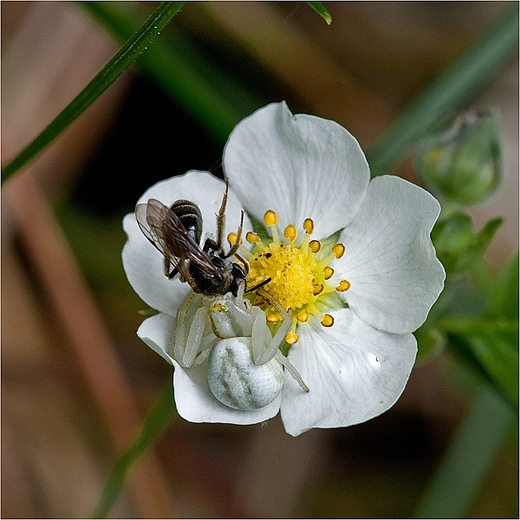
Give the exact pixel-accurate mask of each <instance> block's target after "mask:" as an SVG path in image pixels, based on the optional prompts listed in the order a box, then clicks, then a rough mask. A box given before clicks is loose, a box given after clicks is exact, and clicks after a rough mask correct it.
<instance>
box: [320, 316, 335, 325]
mask: <svg viewBox="0 0 520 520" xmlns="http://www.w3.org/2000/svg"><path fill="white" fill-rule="evenodd" d="M321 324H322V325H323V326H324V327H332V325H334V318H333V317H332V316H331V315H330V314H325V315H324V316H323V319H322V320H321Z"/></svg>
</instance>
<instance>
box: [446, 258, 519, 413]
mask: <svg viewBox="0 0 520 520" xmlns="http://www.w3.org/2000/svg"><path fill="white" fill-rule="evenodd" d="M436 326H437V327H439V328H440V329H441V330H442V331H443V332H445V333H446V334H448V340H449V343H450V345H452V346H453V347H454V348H455V349H456V352H457V353H458V354H460V355H462V356H463V357H464V358H465V359H466V360H467V361H469V362H470V364H471V365H472V366H473V367H474V368H476V369H477V370H478V371H479V372H480V374H481V375H483V376H484V377H485V378H486V379H487V380H488V381H489V382H490V383H492V384H493V385H494V386H495V387H496V388H497V389H499V390H500V391H501V392H502V393H503V395H504V396H505V397H506V398H507V399H508V400H509V402H510V403H511V404H513V406H517V405H518V363H519V353H518V253H517V254H516V255H515V256H514V257H513V258H512V259H511V261H510V262H509V264H508V265H507V266H506V268H505V269H504V271H503V272H502V274H501V275H500V277H499V279H498V282H497V283H496V284H495V287H494V290H493V292H492V293H491V295H490V296H489V304H488V307H487V309H486V311H485V312H484V313H483V314H482V315H481V316H478V317H469V318H465V317H454V316H450V317H444V318H439V319H438V320H437V322H436Z"/></svg>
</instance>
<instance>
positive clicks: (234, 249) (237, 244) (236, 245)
mask: <svg viewBox="0 0 520 520" xmlns="http://www.w3.org/2000/svg"><path fill="white" fill-rule="evenodd" d="M243 227H244V211H243V210H242V212H241V213H240V224H239V226H238V229H237V239H236V242H235V243H234V244H233V245H232V246H231V249H230V250H229V252H228V254H227V255H226V256H225V257H224V258H229V257H230V256H232V255H234V254H236V252H237V251H238V248H239V247H240V242H241V241H242V228H243ZM237 256H238V255H237Z"/></svg>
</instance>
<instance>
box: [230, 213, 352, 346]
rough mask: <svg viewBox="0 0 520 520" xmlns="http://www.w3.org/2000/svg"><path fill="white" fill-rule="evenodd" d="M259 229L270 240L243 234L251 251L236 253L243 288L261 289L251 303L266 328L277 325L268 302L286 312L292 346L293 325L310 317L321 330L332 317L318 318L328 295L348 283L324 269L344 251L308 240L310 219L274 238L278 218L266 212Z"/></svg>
mask: <svg viewBox="0 0 520 520" xmlns="http://www.w3.org/2000/svg"><path fill="white" fill-rule="evenodd" d="M264 224H265V226H266V227H267V229H268V230H269V231H270V233H271V238H270V239H261V238H260V237H259V235H257V234H256V233H253V232H249V233H247V235H246V240H247V241H248V242H249V243H250V244H251V245H252V247H251V250H247V249H246V248H244V247H242V248H241V249H240V252H241V254H242V255H243V256H245V257H246V258H247V260H248V262H249V274H248V276H247V286H248V287H250V288H254V287H259V286H260V287H261V288H260V289H258V290H257V291H253V292H255V296H254V298H255V301H254V302H253V303H254V304H255V305H259V306H260V307H261V308H262V309H263V310H264V312H265V313H266V316H267V321H268V323H270V324H273V325H274V324H276V323H278V322H279V321H280V320H281V316H280V313H279V312H278V311H277V310H276V308H275V307H274V306H273V305H272V304H271V303H270V302H272V301H273V300H276V302H277V303H278V304H279V305H280V306H281V307H283V309H284V310H286V311H288V312H289V311H290V313H291V317H292V328H291V331H290V332H289V333H288V334H287V335H286V337H285V341H286V343H288V344H289V345H292V344H294V343H296V341H298V334H297V333H296V328H297V326H298V325H301V324H303V323H306V322H307V321H309V319H310V318H311V316H317V317H318V318H319V319H320V322H321V324H322V325H323V326H324V327H331V326H332V325H333V324H334V319H333V317H332V316H331V315H330V314H327V313H324V309H327V308H330V307H331V304H330V295H331V294H333V293H334V292H343V291H346V290H347V289H348V288H349V287H350V283H349V282H348V281H347V280H337V279H336V277H335V275H334V269H333V267H331V265H329V264H331V263H333V262H334V260H336V259H338V258H341V256H343V253H344V252H345V247H344V246H343V244H339V243H338V244H335V245H333V246H332V247H330V246H326V245H324V244H323V243H322V242H320V241H318V240H311V234H312V232H313V230H314V223H313V221H312V220H311V219H305V221H304V223H303V226H302V230H301V231H300V232H298V230H297V228H296V226H294V225H293V224H291V225H289V226H287V227H286V228H285V229H284V232H283V234H280V232H279V229H278V216H277V215H276V213H275V212H274V211H271V210H270V211H267V212H266V214H265V215H264ZM234 240H236V237H230V241H234ZM266 281H267V282H266ZM336 303H337V301H336Z"/></svg>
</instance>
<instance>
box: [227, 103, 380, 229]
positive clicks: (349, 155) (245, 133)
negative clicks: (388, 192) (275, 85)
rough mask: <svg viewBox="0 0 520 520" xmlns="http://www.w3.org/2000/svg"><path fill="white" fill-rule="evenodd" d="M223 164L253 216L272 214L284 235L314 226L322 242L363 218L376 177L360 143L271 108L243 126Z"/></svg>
mask: <svg viewBox="0 0 520 520" xmlns="http://www.w3.org/2000/svg"><path fill="white" fill-rule="evenodd" d="M223 165H224V171H225V173H226V175H227V176H228V177H229V179H230V182H231V186H232V187H233V189H234V190H235V192H236V193H237V195H238V196H239V198H240V200H241V201H242V203H243V204H244V206H245V207H246V208H247V210H248V211H249V212H250V213H251V214H252V215H253V216H254V217H255V218H257V219H259V220H260V221H262V219H263V216H264V213H265V212H266V211H267V210H269V209H271V210H273V211H276V212H277V213H278V216H279V218H280V225H281V227H282V229H283V228H284V227H285V226H286V225H288V224H294V225H296V226H297V227H299V226H301V225H302V224H303V221H304V220H305V218H307V217H310V218H312V219H313V220H314V224H315V234H316V237H317V238H325V237H328V236H329V235H331V234H332V233H334V232H336V231H338V230H339V229H341V228H343V227H344V226H346V225H347V224H348V223H349V222H350V221H351V219H352V218H353V217H354V215H355V214H356V212H357V210H358V208H359V205H360V204H361V202H362V200H363V198H364V195H365V191H366V188H367V185H368V182H369V178H370V172H369V168H368V164H367V162H366V159H365V156H364V154H363V151H362V150H361V148H360V146H359V144H358V142H357V141H356V139H355V138H354V137H353V136H352V135H351V134H350V133H349V132H348V131H347V130H345V129H344V128H343V127H341V126H340V125H338V124H337V123H335V122H334V121H329V120H326V119H322V118H319V117H315V116H310V115H306V114H298V115H295V116H293V115H292V113H291V112H290V110H289V108H288V107H287V105H286V104H285V102H282V103H272V104H270V105H267V106H266V107H264V108H261V109H260V110H258V111H256V112H255V113H254V114H252V115H251V116H249V117H248V118H246V119H244V120H243V121H242V122H240V123H239V124H238V125H237V126H236V127H235V129H234V130H233V132H232V133H231V135H230V137H229V140H228V143H227V145H226V147H225V149H224V155H223Z"/></svg>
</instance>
